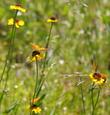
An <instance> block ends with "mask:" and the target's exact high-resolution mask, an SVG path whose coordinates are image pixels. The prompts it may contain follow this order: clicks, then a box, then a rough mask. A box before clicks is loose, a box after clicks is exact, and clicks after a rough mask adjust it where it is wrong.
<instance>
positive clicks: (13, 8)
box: [10, 4, 26, 13]
mask: <svg viewBox="0 0 110 115" xmlns="http://www.w3.org/2000/svg"><path fill="white" fill-rule="evenodd" d="M10 9H11V10H18V11H20V12H23V13H24V12H26V9H25V8H23V7H21V5H20V4H16V5H10Z"/></svg>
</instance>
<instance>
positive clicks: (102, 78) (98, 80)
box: [89, 72, 107, 85]
mask: <svg viewBox="0 0 110 115" xmlns="http://www.w3.org/2000/svg"><path fill="white" fill-rule="evenodd" d="M89 77H90V78H91V80H92V81H93V82H94V83H95V84H97V85H103V84H104V83H105V82H106V78H107V75H106V74H102V73H98V72H94V73H91V74H90V75H89Z"/></svg>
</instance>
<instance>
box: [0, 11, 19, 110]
mask: <svg viewBox="0 0 110 115" xmlns="http://www.w3.org/2000/svg"><path fill="white" fill-rule="evenodd" d="M17 12H18V11H16V13H15V16H14V24H13V27H12V31H11V36H10V41H9V49H8V54H7V57H6V60H5V65H4V68H3V72H2V74H1V79H0V82H1V81H2V79H3V76H4V73H5V70H6V67H7V71H6V80H5V84H4V88H3V92H2V94H1V96H0V108H1V103H2V100H3V97H4V94H5V92H4V91H5V89H6V87H7V82H8V79H9V72H10V69H11V63H12V53H13V45H14V38H15V33H16V27H15V20H16V17H17Z"/></svg>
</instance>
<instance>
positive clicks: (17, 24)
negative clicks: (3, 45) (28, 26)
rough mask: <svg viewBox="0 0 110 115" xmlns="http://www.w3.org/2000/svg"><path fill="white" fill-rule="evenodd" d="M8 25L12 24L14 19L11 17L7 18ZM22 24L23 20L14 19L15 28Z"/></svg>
mask: <svg viewBox="0 0 110 115" xmlns="http://www.w3.org/2000/svg"><path fill="white" fill-rule="evenodd" d="M8 25H10V26H12V25H14V19H13V18H10V19H8ZM23 25H24V21H23V20H15V26H16V28H19V27H20V26H23Z"/></svg>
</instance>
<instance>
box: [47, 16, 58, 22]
mask: <svg viewBox="0 0 110 115" xmlns="http://www.w3.org/2000/svg"><path fill="white" fill-rule="evenodd" d="M47 22H49V23H57V22H58V19H57V18H56V17H50V18H49V19H48V20H47Z"/></svg>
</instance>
